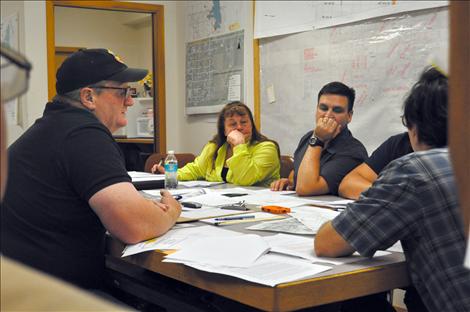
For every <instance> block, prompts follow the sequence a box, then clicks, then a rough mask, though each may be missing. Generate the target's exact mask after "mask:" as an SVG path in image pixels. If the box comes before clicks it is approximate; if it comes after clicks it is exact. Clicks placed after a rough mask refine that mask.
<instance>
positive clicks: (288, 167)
mask: <svg viewBox="0 0 470 312" xmlns="http://www.w3.org/2000/svg"><path fill="white" fill-rule="evenodd" d="M292 170H294V158H292V156H288V155H281V172H280V175H281V178H288V177H289V174H290V172H291V171H292Z"/></svg>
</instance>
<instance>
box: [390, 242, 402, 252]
mask: <svg viewBox="0 0 470 312" xmlns="http://www.w3.org/2000/svg"><path fill="white" fill-rule="evenodd" d="M387 251H394V252H403V247H402V246H401V241H397V242H396V243H395V244H393V245H392V246H390V247H389V248H388V249H387Z"/></svg>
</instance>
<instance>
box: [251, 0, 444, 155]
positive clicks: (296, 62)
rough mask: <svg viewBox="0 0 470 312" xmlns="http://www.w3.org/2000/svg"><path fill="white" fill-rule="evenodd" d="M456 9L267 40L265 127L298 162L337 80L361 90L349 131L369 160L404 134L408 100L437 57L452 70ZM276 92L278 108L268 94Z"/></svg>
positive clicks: (263, 43)
mask: <svg viewBox="0 0 470 312" xmlns="http://www.w3.org/2000/svg"><path fill="white" fill-rule="evenodd" d="M448 42H449V27H448V10H447V8H437V9H431V10H427V11H419V12H413V13H406V14H402V15H396V16H394V17H386V18H377V19H374V20H370V21H367V22H364V23H356V24H351V25H344V26H341V27H334V28H326V29H320V30H313V31H309V32H304V33H299V34H295V35H290V36H285V37H282V38H279V37H278V38H268V39H262V40H260V69H261V73H262V75H260V89H261V90H263V92H261V95H260V102H261V104H260V111H261V114H260V115H261V128H262V130H263V134H264V135H266V136H267V137H269V138H270V139H273V140H275V141H277V142H278V143H279V145H280V147H281V153H282V154H288V155H289V154H290V155H292V154H293V153H294V151H295V148H296V146H297V144H298V142H299V140H300V138H301V137H302V135H304V134H305V133H306V132H307V131H308V130H311V129H312V128H313V127H314V126H315V109H316V103H317V94H318V92H319V91H320V89H321V87H322V86H324V85H325V84H326V83H328V82H331V81H340V82H343V83H345V84H346V85H349V86H351V87H353V88H354V89H355V90H356V100H355V104H354V115H353V118H352V121H351V123H350V124H349V125H348V127H349V129H350V130H351V131H352V133H353V135H354V136H355V137H356V138H358V139H359V140H360V141H361V142H362V143H364V145H365V146H366V148H367V150H368V152H369V154H370V153H371V152H372V151H373V150H374V149H375V148H377V147H378V146H379V145H380V143H382V142H383V141H385V140H386V139H387V138H388V137H390V136H391V135H394V134H397V133H400V132H404V131H406V128H405V127H404V126H403V125H402V124H401V119H400V115H401V114H402V105H403V100H404V98H405V96H406V94H407V92H408V91H409V90H410V89H411V87H412V85H413V83H415V82H416V80H417V79H418V77H419V74H420V73H421V72H422V70H423V69H424V68H425V67H426V66H427V65H429V64H428V62H427V59H428V56H429V55H430V54H431V53H432V54H434V55H435V56H438V57H441V58H442V62H444V63H447V50H448ZM270 85H273V86H274V88H275V90H276V102H275V103H270V99H269V96H268V95H267V92H266V89H267V87H268V86H270Z"/></svg>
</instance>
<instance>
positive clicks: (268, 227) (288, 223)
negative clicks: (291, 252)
mask: <svg viewBox="0 0 470 312" xmlns="http://www.w3.org/2000/svg"><path fill="white" fill-rule="evenodd" d="M247 229H248V230H254V231H268V232H278V233H279V232H282V233H290V234H299V235H314V234H315V232H314V231H312V230H311V229H309V228H308V227H307V226H305V225H304V224H302V223H301V222H300V221H298V220H297V219H295V218H286V219H283V220H276V221H268V222H261V223H258V224H255V225H252V226H250V227H247Z"/></svg>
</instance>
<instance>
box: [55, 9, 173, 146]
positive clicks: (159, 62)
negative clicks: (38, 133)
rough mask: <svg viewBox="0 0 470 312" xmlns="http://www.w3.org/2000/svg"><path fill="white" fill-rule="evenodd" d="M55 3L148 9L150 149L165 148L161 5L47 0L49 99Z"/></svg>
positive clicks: (135, 10) (163, 57)
mask: <svg viewBox="0 0 470 312" xmlns="http://www.w3.org/2000/svg"><path fill="white" fill-rule="evenodd" d="M55 7H72V8H82V9H99V10H110V11H124V12H136V13H149V14H151V16H152V41H153V44H152V52H153V53H152V55H153V59H152V63H153V66H152V75H153V81H154V83H153V86H152V87H153V94H154V97H153V107H154V110H153V111H154V114H153V115H154V125H155V131H154V136H153V150H154V152H156V153H165V152H166V119H165V116H166V105H165V45H164V44H165V36H164V35H165V30H164V7H163V5H156V4H145V3H136V2H121V1H57V0H53V1H46V31H47V76H48V97H49V100H51V99H52V97H53V96H54V94H55V83H56V77H55V74H56V73H55V15H54V14H55V12H54V8H55Z"/></svg>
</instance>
